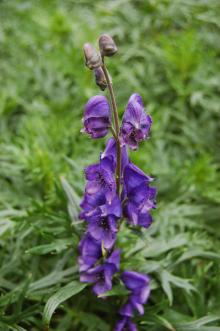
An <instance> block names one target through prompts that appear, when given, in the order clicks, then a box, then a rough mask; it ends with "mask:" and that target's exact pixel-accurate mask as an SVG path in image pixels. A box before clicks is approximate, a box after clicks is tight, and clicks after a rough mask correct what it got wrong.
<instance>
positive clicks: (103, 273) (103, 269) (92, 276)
mask: <svg viewBox="0 0 220 331" xmlns="http://www.w3.org/2000/svg"><path fill="white" fill-rule="evenodd" d="M119 263H120V250H119V249H117V250H115V251H113V252H112V254H111V255H110V256H109V257H108V258H107V259H106V260H105V261H104V263H103V264H102V265H98V266H95V267H93V268H91V269H88V270H86V271H85V272H83V273H81V274H80V281H81V282H83V283H94V286H93V292H94V293H95V294H96V295H100V294H103V293H105V292H107V291H110V290H111V288H112V277H113V275H114V274H115V273H116V272H117V271H118V270H119Z"/></svg>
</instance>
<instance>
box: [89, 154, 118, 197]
mask: <svg viewBox="0 0 220 331" xmlns="http://www.w3.org/2000/svg"><path fill="white" fill-rule="evenodd" d="M85 175H86V179H87V184H86V189H85V191H86V193H87V194H89V195H94V194H96V193H100V192H102V193H104V194H105V195H106V198H107V200H108V201H111V200H112V198H113V197H114V196H115V194H116V183H115V174H114V160H113V157H111V156H109V157H104V158H101V159H100V162H99V163H98V164H93V165H90V166H88V167H87V168H86V169H85Z"/></svg>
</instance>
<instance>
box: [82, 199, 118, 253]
mask: <svg viewBox="0 0 220 331" xmlns="http://www.w3.org/2000/svg"><path fill="white" fill-rule="evenodd" d="M83 217H84V219H85V220H86V221H87V222H88V231H89V233H90V235H91V236H92V237H93V238H94V239H95V240H98V241H99V242H101V241H103V244H104V247H105V248H106V249H110V248H112V246H113V245H114V242H115V240H116V233H117V220H118V218H120V217H121V203H120V200H119V198H118V197H117V196H115V198H114V199H113V200H112V201H111V203H108V202H106V203H105V204H103V205H101V206H96V208H94V209H92V210H90V211H88V212H84V213H83Z"/></svg>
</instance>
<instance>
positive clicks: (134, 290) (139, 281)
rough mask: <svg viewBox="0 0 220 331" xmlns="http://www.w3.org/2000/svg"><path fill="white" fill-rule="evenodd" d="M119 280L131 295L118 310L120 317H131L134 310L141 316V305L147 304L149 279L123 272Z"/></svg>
mask: <svg viewBox="0 0 220 331" xmlns="http://www.w3.org/2000/svg"><path fill="white" fill-rule="evenodd" d="M121 279H122V281H123V283H124V284H125V286H126V288H127V289H128V290H130V291H131V294H130V296H129V299H128V302H127V303H126V304H125V305H124V306H122V308H121V309H120V311H119V313H120V315H122V316H126V317H131V316H133V312H134V310H137V311H138V312H139V314H140V315H142V314H143V313H144V307H143V304H145V303H146V302H147V300H148V298H149V295H150V278H149V277H148V276H147V275H144V274H141V273H138V272H135V271H125V272H123V274H122V276H121Z"/></svg>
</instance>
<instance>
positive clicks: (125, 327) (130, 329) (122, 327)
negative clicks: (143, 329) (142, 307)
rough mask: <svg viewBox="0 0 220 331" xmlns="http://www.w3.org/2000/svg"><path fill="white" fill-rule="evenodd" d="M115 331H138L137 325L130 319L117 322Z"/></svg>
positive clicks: (125, 318) (124, 318) (126, 318)
mask: <svg viewBox="0 0 220 331" xmlns="http://www.w3.org/2000/svg"><path fill="white" fill-rule="evenodd" d="M114 331H138V330H137V327H136V325H135V324H134V323H132V322H131V319H130V318H129V317H123V318H122V319H120V320H119V321H118V322H117V324H116V326H115V328H114Z"/></svg>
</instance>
